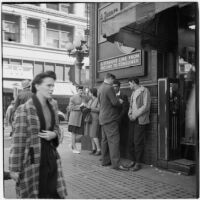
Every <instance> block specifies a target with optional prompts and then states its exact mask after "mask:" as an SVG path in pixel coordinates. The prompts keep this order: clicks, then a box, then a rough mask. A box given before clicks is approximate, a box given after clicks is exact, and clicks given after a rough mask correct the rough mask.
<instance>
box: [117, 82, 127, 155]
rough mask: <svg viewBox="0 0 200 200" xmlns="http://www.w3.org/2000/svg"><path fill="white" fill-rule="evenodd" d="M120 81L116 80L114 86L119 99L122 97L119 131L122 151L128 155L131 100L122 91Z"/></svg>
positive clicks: (119, 110)
mask: <svg viewBox="0 0 200 200" xmlns="http://www.w3.org/2000/svg"><path fill="white" fill-rule="evenodd" d="M120 85H121V84H120V82H119V81H118V80H114V82H113V88H114V90H115V93H116V96H117V98H118V99H122V100H123V103H122V106H121V107H119V109H118V112H119V133H120V153H121V154H123V155H124V156H125V155H126V146H127V141H128V126H129V118H128V110H129V102H128V97H127V95H124V94H123V93H122V92H121V91H120Z"/></svg>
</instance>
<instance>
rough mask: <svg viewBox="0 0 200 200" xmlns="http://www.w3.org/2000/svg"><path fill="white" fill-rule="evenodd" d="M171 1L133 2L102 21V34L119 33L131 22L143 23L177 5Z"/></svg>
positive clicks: (107, 35)
mask: <svg viewBox="0 0 200 200" xmlns="http://www.w3.org/2000/svg"><path fill="white" fill-rule="evenodd" d="M177 4H178V3H177V2H176V3H173V2H165V3H164V2H163V3H158V2H153V3H152V2H151V3H147V2H145V3H137V4H136V3H133V5H132V6H131V5H130V6H129V7H127V8H125V9H123V10H121V11H120V12H117V13H116V14H115V15H112V16H111V17H109V18H106V19H105V20H103V21H102V33H101V34H102V35H103V36H104V37H106V38H108V37H110V36H112V35H114V34H116V33H119V32H120V29H122V28H124V27H126V26H128V25H130V24H132V23H137V24H140V23H144V22H145V21H147V20H151V19H153V17H154V16H155V14H157V13H159V12H161V11H163V10H165V9H167V8H170V7H172V6H175V5H177Z"/></svg>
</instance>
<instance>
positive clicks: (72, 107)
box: [69, 97, 80, 111]
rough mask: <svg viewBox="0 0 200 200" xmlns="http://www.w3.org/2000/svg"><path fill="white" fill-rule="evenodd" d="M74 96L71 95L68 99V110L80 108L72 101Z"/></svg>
mask: <svg viewBox="0 0 200 200" xmlns="http://www.w3.org/2000/svg"><path fill="white" fill-rule="evenodd" d="M73 99H74V97H71V98H70V100H69V110H70V111H72V110H80V106H79V105H76V104H75V103H74V101H73Z"/></svg>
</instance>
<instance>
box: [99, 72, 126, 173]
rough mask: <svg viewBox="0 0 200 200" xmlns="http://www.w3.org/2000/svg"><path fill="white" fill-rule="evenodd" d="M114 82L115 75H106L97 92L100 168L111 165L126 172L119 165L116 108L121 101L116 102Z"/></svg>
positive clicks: (117, 115)
mask: <svg viewBox="0 0 200 200" xmlns="http://www.w3.org/2000/svg"><path fill="white" fill-rule="evenodd" d="M114 80H115V75H113V74H111V73H107V74H106V76H105V78H104V82H103V83H102V85H101V86H100V88H99V92H98V101H99V103H100V112H99V122H100V125H101V130H102V141H101V153H102V166H107V165H110V164H112V166H111V168H113V169H116V170H127V169H126V168H124V167H123V165H121V164H120V150H119V140H120V136H119V124H118V120H119V114H118V107H121V103H123V101H122V100H121V99H119V100H118V99H117V97H116V95H115V91H114V88H113V86H112V85H113V81H114Z"/></svg>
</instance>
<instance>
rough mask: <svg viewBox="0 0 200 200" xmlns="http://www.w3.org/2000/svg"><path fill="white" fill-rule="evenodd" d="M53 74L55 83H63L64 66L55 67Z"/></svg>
mask: <svg viewBox="0 0 200 200" xmlns="http://www.w3.org/2000/svg"><path fill="white" fill-rule="evenodd" d="M55 73H56V77H57V81H63V74H64V66H63V65H56V69H55Z"/></svg>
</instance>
